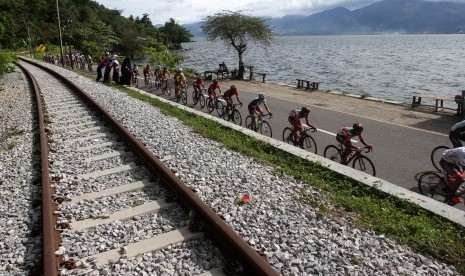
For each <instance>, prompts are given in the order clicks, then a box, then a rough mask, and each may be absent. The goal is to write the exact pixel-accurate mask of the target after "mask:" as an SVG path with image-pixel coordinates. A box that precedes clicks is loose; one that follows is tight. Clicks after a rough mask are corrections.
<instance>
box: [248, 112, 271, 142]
mask: <svg viewBox="0 0 465 276" xmlns="http://www.w3.org/2000/svg"><path fill="white" fill-rule="evenodd" d="M266 116H268V117H270V119H271V116H272V114H271V113H268V114H263V115H255V117H256V119H255V120H256V124H255V128H254V125H253V118H252V116H250V115H247V117H245V126H246V127H247V128H248V129H251V130H253V131H255V132H259V133H261V134H262V135H265V136H268V137H270V138H272V137H273V131H272V129H271V126H270V124H269V123H268V122H267V121H265V120H264V119H263V117H266Z"/></svg>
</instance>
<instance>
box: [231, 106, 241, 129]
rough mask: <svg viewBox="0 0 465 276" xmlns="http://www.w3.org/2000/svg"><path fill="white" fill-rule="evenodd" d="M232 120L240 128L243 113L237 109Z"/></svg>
mask: <svg viewBox="0 0 465 276" xmlns="http://www.w3.org/2000/svg"><path fill="white" fill-rule="evenodd" d="M232 120H233V122H234V123H235V124H236V125H238V126H241V125H242V115H241V113H240V112H239V110H237V109H234V113H233V116H232Z"/></svg>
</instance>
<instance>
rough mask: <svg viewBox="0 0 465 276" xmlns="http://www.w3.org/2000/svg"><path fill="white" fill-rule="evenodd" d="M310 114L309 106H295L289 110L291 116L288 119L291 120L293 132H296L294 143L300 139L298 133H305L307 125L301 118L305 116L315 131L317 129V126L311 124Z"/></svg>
mask: <svg viewBox="0 0 465 276" xmlns="http://www.w3.org/2000/svg"><path fill="white" fill-rule="evenodd" d="M309 114H310V109H308V108H307V107H302V109H297V108H293V109H292V110H291V111H290V112H289V117H288V119H287V120H288V121H289V123H291V126H292V132H293V134H294V143H297V141H299V140H298V139H299V135H298V133H299V132H300V135H303V133H304V132H305V127H304V125H303V124H302V123H301V122H300V119H301V118H305V122H306V123H307V125H308V126H309V127H310V128H311V129H313V131H316V130H317V129H316V127H315V126H313V125H312V124H310V122H309V121H308V115H309Z"/></svg>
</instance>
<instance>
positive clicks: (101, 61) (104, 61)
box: [96, 56, 108, 81]
mask: <svg viewBox="0 0 465 276" xmlns="http://www.w3.org/2000/svg"><path fill="white" fill-rule="evenodd" d="M107 62H108V60H107V58H106V57H104V56H101V57H100V58H99V61H98V66H97V79H96V81H100V79H101V78H102V70H103V68H105V66H106V65H107Z"/></svg>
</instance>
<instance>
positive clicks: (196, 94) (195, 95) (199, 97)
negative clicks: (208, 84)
mask: <svg viewBox="0 0 465 276" xmlns="http://www.w3.org/2000/svg"><path fill="white" fill-rule="evenodd" d="M205 91H207V89H205V88H203V89H198V88H196V87H194V91H193V92H192V102H193V103H194V106H195V105H196V104H197V103H199V104H200V108H204V107H205V96H204V94H203V93H204V92H205Z"/></svg>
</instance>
